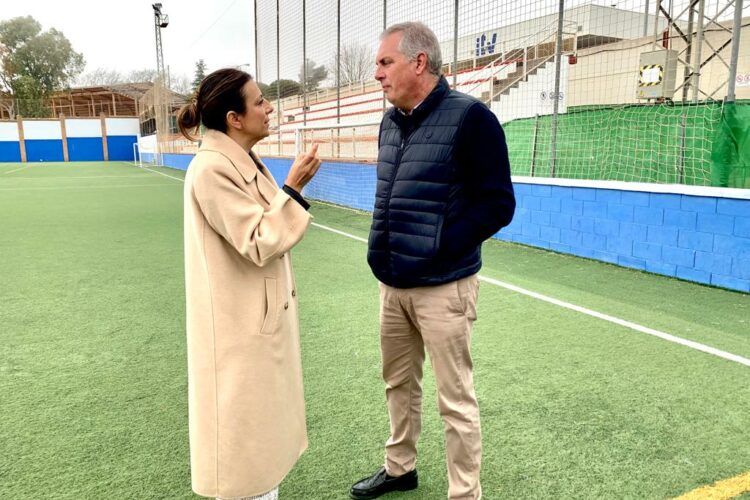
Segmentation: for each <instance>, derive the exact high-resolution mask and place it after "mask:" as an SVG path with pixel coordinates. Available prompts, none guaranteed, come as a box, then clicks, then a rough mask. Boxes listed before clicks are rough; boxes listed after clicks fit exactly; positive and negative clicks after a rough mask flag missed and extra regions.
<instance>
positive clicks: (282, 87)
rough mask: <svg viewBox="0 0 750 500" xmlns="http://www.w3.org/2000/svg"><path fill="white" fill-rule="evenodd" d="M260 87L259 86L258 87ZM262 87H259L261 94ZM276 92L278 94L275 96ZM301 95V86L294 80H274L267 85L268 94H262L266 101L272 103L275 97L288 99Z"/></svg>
mask: <svg viewBox="0 0 750 500" xmlns="http://www.w3.org/2000/svg"><path fill="white" fill-rule="evenodd" d="M259 87H260V85H259ZM262 89H263V87H261V92H263V90H262ZM277 90H278V92H279V93H278V94H277ZM301 93H302V85H300V84H299V82H295V81H294V80H283V79H282V80H275V81H273V82H271V83H269V84H268V93H266V92H263V95H264V96H265V97H266V99H268V100H269V101H273V100H274V99H276V97H277V96H280V97H281V98H282V99H283V98H284V97H289V96H292V95H299V94H301Z"/></svg>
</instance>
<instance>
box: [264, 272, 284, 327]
mask: <svg viewBox="0 0 750 500" xmlns="http://www.w3.org/2000/svg"><path fill="white" fill-rule="evenodd" d="M265 289H266V290H265V292H266V293H265V297H264V302H265V304H264V310H265V314H264V315H263V326H261V328H260V333H261V335H271V334H272V333H274V332H275V331H276V324H277V323H278V302H279V301H278V300H277V298H276V279H275V278H265Z"/></svg>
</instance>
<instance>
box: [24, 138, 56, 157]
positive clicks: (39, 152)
mask: <svg viewBox="0 0 750 500" xmlns="http://www.w3.org/2000/svg"><path fill="white" fill-rule="evenodd" d="M24 142H25V144H26V161H28V162H37V161H63V146H62V139H31V140H28V139H27V140H26V141H24Z"/></svg>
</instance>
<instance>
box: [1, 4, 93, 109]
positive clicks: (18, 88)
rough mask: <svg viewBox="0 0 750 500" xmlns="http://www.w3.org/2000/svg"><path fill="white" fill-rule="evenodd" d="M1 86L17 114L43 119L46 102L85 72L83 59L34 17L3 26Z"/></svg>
mask: <svg viewBox="0 0 750 500" xmlns="http://www.w3.org/2000/svg"><path fill="white" fill-rule="evenodd" d="M0 65H2V69H0V86H2V90H4V91H5V92H8V93H10V94H11V96H12V97H13V98H14V101H15V102H16V103H18V105H17V109H15V110H14V111H15V114H21V115H25V116H44V114H45V113H46V106H44V100H45V99H46V98H47V97H49V95H50V94H51V93H52V92H53V91H55V90H61V89H64V88H66V87H67V86H68V84H69V83H70V82H71V81H72V80H73V79H74V78H75V77H76V76H77V75H78V74H80V72H81V71H82V70H83V67H84V65H85V64H84V60H83V56H82V55H81V54H79V53H77V52H75V51H74V50H73V46H72V45H71V43H70V41H69V40H68V39H67V38H66V37H65V35H63V34H62V32H60V31H57V30H56V29H54V28H51V29H50V30H48V31H44V32H43V31H42V26H41V25H40V24H39V23H38V22H37V21H36V20H35V19H34V18H33V17H31V16H26V17H16V18H13V19H9V20H7V21H2V22H0Z"/></svg>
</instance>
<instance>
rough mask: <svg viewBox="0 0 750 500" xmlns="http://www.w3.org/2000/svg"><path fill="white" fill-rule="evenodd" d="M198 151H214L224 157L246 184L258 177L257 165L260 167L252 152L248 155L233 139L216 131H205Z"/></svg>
mask: <svg viewBox="0 0 750 500" xmlns="http://www.w3.org/2000/svg"><path fill="white" fill-rule="evenodd" d="M198 151H214V152H216V153H219V154H221V155H223V156H225V157H226V158H227V159H229V161H231V162H232V164H233V165H234V168H236V169H237V171H238V172H239V173H240V175H242V178H243V179H245V182H248V183H249V182H251V181H252V180H253V179H255V176H256V175H258V165H262V163H261V162H260V160H259V159H258V157H257V156H255V154H254V153H253V152H252V151H251V152H250V154H248V152H247V151H245V150H244V149H242V147H241V146H240V145H239V144H237V143H236V142H234V139H232V138H231V137H229V136H228V135H227V134H225V133H224V132H220V131H218V130H211V129H209V130H206V133H205V135H204V136H203V140H202V142H201V145H200V148H198Z"/></svg>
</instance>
